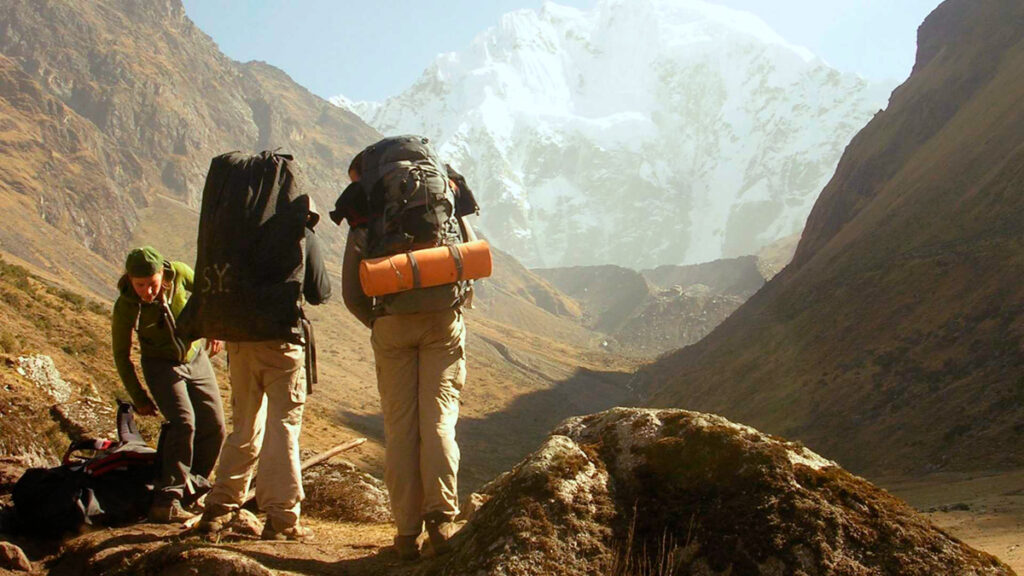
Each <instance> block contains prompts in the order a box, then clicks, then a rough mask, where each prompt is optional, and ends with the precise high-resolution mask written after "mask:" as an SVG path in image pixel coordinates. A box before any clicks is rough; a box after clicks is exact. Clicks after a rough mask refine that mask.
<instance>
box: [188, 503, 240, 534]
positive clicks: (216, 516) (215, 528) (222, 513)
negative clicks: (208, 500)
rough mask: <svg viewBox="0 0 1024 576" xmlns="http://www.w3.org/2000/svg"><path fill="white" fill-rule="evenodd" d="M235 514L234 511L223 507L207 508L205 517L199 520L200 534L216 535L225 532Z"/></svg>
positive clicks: (215, 505) (204, 511)
mask: <svg viewBox="0 0 1024 576" xmlns="http://www.w3.org/2000/svg"><path fill="white" fill-rule="evenodd" d="M234 512H235V511H234V510H232V509H230V508H226V507H224V506H222V505H218V504H211V505H209V506H207V507H206V510H203V517H202V518H200V519H199V525H198V526H197V528H198V530H199V531H200V532H205V533H207V534H216V533H218V532H220V531H222V530H224V528H226V527H227V525H228V524H229V523H231V518H232V517H233V516H234Z"/></svg>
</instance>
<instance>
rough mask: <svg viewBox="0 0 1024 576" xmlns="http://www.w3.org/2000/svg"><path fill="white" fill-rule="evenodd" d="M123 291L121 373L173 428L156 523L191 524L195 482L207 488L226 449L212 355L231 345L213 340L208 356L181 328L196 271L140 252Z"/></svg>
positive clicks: (138, 401)
mask: <svg viewBox="0 0 1024 576" xmlns="http://www.w3.org/2000/svg"><path fill="white" fill-rule="evenodd" d="M117 287H118V290H119V292H120V295H119V296H118V298H117V301H116V302H115V303H114V311H113V315H112V317H111V339H112V342H113V352H114V363H115V364H116V365H117V372H118V374H119V375H120V377H121V382H122V383H123V384H124V387H125V389H126V390H127V391H128V394H129V396H131V399H132V402H133V403H134V405H135V410H136V411H137V412H138V413H139V414H142V415H147V416H152V415H154V414H156V409H157V408H159V409H160V413H161V414H162V415H163V417H164V418H165V419H166V420H167V424H165V431H164V433H163V442H164V444H163V447H162V448H163V450H162V453H161V460H162V462H161V466H160V477H159V478H157V480H156V495H155V497H154V499H153V506H152V508H150V510H149V520H150V521H151V522H161V523H174V522H183V521H185V520H188V519H189V518H191V517H192V516H193V514H192V513H190V512H189V511H187V510H185V509H184V508H183V507H182V505H181V501H182V499H183V498H189V497H191V496H194V495H195V494H196V491H197V489H198V487H197V486H196V482H195V480H197V479H198V480H199V483H200V484H203V485H204V486H205V485H206V479H207V478H209V477H210V473H211V472H212V471H213V466H214V464H215V463H216V462H217V456H218V455H219V454H220V448H221V444H222V443H223V442H224V436H225V426H224V408H223V407H222V405H221V400H220V390H219V389H218V387H217V377H216V375H215V374H214V372H213V366H211V365H210V358H209V356H208V355H207V350H208V351H209V355H216V354H217V353H218V352H219V351H220V349H221V346H222V345H223V343H222V342H220V341H218V340H214V339H211V340H207V346H206V348H207V349H205V350H204V348H203V341H202V340H200V339H190V338H188V337H186V336H184V335H183V334H182V333H181V331H179V330H178V328H177V319H178V317H179V316H180V314H181V312H182V310H183V309H184V308H185V306H186V303H187V302H188V300H189V298H190V296H191V294H192V291H193V289H194V278H193V272H192V269H191V268H189V267H188V265H187V264H185V263H184V262H172V261H168V260H165V259H164V257H163V256H161V255H160V253H159V252H157V251H156V249H155V248H153V247H152V246H143V247H141V248H136V249H134V250H132V251H131V252H129V253H128V257H127V258H126V259H125V269H124V274H123V276H122V277H121V279H120V281H119V282H118V284H117ZM132 332H135V333H137V334H138V338H139V350H140V355H141V357H142V359H141V364H142V374H143V377H144V378H145V381H146V388H148V389H149V394H147V393H146V389H145V388H143V386H142V384H141V382H140V381H139V377H138V375H137V374H136V371H135V365H134V364H133V363H132V359H131V349H132ZM150 395H152V399H150ZM154 400H155V404H154Z"/></svg>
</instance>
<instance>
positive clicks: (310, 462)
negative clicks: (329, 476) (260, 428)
mask: <svg viewBox="0 0 1024 576" xmlns="http://www.w3.org/2000/svg"><path fill="white" fill-rule="evenodd" d="M364 443H366V438H356V439H355V440H349V441H348V442H342V443H341V444H338V445H337V446H335V447H333V448H331V449H330V450H327V451H326V452H321V453H320V454H317V455H316V456H313V457H311V458H309V459H307V460H306V461H305V462H303V463H302V466H301V468H300V470H302V471H305V470H307V469H309V468H312V467H313V466H316V465H317V464H322V463H324V462H326V461H328V460H330V459H331V458H333V457H335V456H337V455H338V454H341V453H342V452H345V451H346V450H351V449H353V448H355V447H356V446H361V445H363V444H364ZM254 498H256V490H255V489H252V488H250V489H249V491H248V492H246V494H245V498H244V499H243V500H242V505H241V506H239V509H241V508H244V507H245V505H246V504H248V503H249V501H250V500H252V499H254ZM200 518H201V516H195V517H193V518H189V519H188V520H186V521H185V527H186V528H191V527H193V526H195V525H196V524H198V523H199V520H200Z"/></svg>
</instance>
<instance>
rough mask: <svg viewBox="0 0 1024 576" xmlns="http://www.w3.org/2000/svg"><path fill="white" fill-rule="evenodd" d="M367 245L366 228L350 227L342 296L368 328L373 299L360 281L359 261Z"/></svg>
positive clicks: (342, 271)
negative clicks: (366, 292) (365, 291)
mask: <svg viewBox="0 0 1024 576" xmlns="http://www.w3.org/2000/svg"><path fill="white" fill-rule="evenodd" d="M365 247H366V230H365V229H363V228H349V230H348V239H347V240H346V241H345V258H344V260H342V264H341V298H342V300H344V301H345V307H346V308H348V311H349V312H351V313H352V315H353V316H355V317H356V319H358V320H359V321H360V322H362V323H363V324H364V325H365V326H366V327H367V328H369V327H370V325H371V324H372V323H373V300H372V299H371V298H370V297H369V296H367V295H366V294H365V293H364V292H363V287H362V285H361V284H360V283H359V263H360V262H362V261H363V250H364V249H365Z"/></svg>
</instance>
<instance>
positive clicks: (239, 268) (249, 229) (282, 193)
mask: <svg viewBox="0 0 1024 576" xmlns="http://www.w3.org/2000/svg"><path fill="white" fill-rule="evenodd" d="M308 213H309V197H308V196H306V195H305V194H303V193H302V192H301V191H300V187H299V182H298V178H297V175H296V166H295V164H294V162H293V161H292V157H291V156H288V155H284V154H277V153H274V152H261V153H259V154H256V155H252V156H250V155H246V154H242V153H239V152H229V153H227V154H222V155H220V156H217V157H216V158H214V159H213V161H212V162H211V163H210V171H209V172H208V173H207V175H206V185H205V187H204V188H203V200H202V208H201V212H200V215H199V236H198V247H197V254H196V266H195V274H196V276H195V286H194V288H193V291H192V297H191V298H190V299H189V302H188V304H187V305H186V306H185V309H184V310H183V311H182V313H181V316H180V317H179V319H178V327H179V330H180V331H181V332H182V333H183V334H185V335H186V336H188V337H190V338H200V337H205V338H217V339H219V340H228V341H233V342H255V341H261V340H287V341H290V342H295V343H300V342H302V332H301V329H300V325H299V320H300V317H301V301H300V299H301V295H302V279H303V275H304V273H305V240H304V238H305V236H304V227H305V222H306V217H307V214H308Z"/></svg>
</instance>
